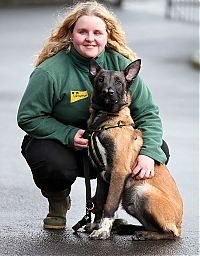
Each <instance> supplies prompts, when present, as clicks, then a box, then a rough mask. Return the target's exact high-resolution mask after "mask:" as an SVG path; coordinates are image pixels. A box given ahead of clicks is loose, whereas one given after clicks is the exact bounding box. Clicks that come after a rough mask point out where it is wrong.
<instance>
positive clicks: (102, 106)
mask: <svg viewBox="0 0 200 256" xmlns="http://www.w3.org/2000/svg"><path fill="white" fill-rule="evenodd" d="M92 103H93V107H95V108H96V109H98V110H102V111H105V112H109V113H115V112H119V110H120V109H121V107H122V105H124V104H122V103H121V102H120V101H119V100H118V99H116V98H111V97H105V96H104V97H97V98H96V99H95V98H93V100H92Z"/></svg>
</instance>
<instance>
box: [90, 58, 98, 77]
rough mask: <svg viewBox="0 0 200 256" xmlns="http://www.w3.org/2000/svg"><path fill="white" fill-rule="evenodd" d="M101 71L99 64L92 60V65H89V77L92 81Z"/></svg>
mask: <svg viewBox="0 0 200 256" xmlns="http://www.w3.org/2000/svg"><path fill="white" fill-rule="evenodd" d="M100 70H101V67H100V66H99V64H98V63H97V62H96V61H95V60H94V59H92V60H91V61H90V64H89V77H90V79H91V80H93V79H94V77H95V76H96V74H97V73H98V72H99V71H100Z"/></svg>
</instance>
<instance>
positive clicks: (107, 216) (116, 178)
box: [90, 170, 127, 239]
mask: <svg viewBox="0 0 200 256" xmlns="http://www.w3.org/2000/svg"><path fill="white" fill-rule="evenodd" d="M126 176H127V175H126V174H125V173H124V174H122V173H120V171H115V170H113V172H112V175H111V182H110V187H109V192H108V197H107V200H106V204H105V206H104V214H103V219H102V221H101V223H100V228H99V229H98V230H94V231H93V232H92V233H91V235H90V238H92V239H107V238H108V237H110V232H111V229H112V226H113V222H114V220H115V212H116V210H117V209H118V207H119V203H120V199H121V194H122V191H123V188H124V182H125V179H126Z"/></svg>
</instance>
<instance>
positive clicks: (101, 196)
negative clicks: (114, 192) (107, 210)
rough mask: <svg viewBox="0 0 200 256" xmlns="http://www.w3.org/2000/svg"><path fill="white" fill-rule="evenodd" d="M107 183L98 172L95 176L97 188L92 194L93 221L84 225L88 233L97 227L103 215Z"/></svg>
mask: <svg viewBox="0 0 200 256" xmlns="http://www.w3.org/2000/svg"><path fill="white" fill-rule="evenodd" d="M108 189H109V183H108V182H106V181H104V179H103V178H102V177H101V175H100V174H99V175H98V176H97V188H96V193H95V196H94V200H93V202H94V211H93V212H94V214H95V218H94V222H93V223H88V224H87V225H86V227H85V229H86V231H87V232H88V233H91V232H92V231H93V230H95V229H99V226H100V222H101V220H102V217H103V209H104V205H105V203H106V199H107V195H108Z"/></svg>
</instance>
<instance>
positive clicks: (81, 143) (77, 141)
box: [74, 129, 88, 150]
mask: <svg viewBox="0 0 200 256" xmlns="http://www.w3.org/2000/svg"><path fill="white" fill-rule="evenodd" d="M84 132H85V130H81V129H80V130H78V132H77V133H76V135H75V136H74V148H75V149H76V150H82V149H84V148H87V146H88V140H87V139H84V138H83V134H84Z"/></svg>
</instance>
